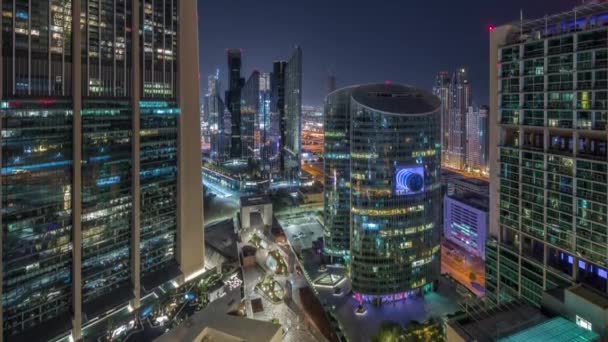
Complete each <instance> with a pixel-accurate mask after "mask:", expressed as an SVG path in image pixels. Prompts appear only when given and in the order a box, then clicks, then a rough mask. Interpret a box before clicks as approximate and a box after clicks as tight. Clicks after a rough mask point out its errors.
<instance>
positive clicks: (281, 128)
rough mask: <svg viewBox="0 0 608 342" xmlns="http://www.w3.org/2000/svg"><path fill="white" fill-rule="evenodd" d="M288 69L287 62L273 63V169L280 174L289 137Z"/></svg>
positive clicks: (271, 107)
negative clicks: (286, 126) (286, 74)
mask: <svg viewBox="0 0 608 342" xmlns="http://www.w3.org/2000/svg"><path fill="white" fill-rule="evenodd" d="M286 69H287V62H285V61H276V62H274V63H273V65H272V74H271V75H270V81H271V84H270V87H271V92H272V97H271V103H270V111H271V115H270V116H271V119H270V125H271V127H270V131H271V135H272V137H273V138H274V139H275V141H276V143H277V144H276V145H277V147H276V149H275V148H273V150H276V158H275V162H274V163H273V167H272V168H273V169H275V170H276V171H277V172H278V173H279V174H281V175H282V174H283V173H284V169H283V167H284V166H285V161H284V160H285V155H284V153H283V152H282V151H283V146H284V144H285V141H286V140H287V137H286V136H285V133H286V132H287V129H286V128H285V70H286Z"/></svg>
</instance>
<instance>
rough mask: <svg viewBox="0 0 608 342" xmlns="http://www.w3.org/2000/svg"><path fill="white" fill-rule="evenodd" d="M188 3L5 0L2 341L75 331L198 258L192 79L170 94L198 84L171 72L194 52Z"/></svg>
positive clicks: (190, 267)
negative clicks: (188, 247)
mask: <svg viewBox="0 0 608 342" xmlns="http://www.w3.org/2000/svg"><path fill="white" fill-rule="evenodd" d="M191 13H194V14H191ZM195 13H196V5H195V4H190V3H188V4H186V2H180V1H177V0H165V1H148V0H141V1H126V0H124V1H123V0H100V1H91V2H88V1H87V2H72V1H70V0H51V1H29V0H16V1H12V0H10V1H7V0H3V1H2V28H3V30H2V53H1V58H2V75H1V76H2V77H0V78H1V79H2V89H1V92H0V94H1V108H0V113H1V115H2V125H1V129H2V138H1V139H2V154H1V155H0V160H1V162H2V207H1V208H2V221H1V222H2V243H3V250H2V251H3V264H2V271H3V278H2V319H3V326H2V330H3V336H4V338H5V339H7V340H12V339H26V340H46V339H48V338H52V337H55V336H58V335H60V334H62V333H65V332H66V331H69V330H71V334H72V337H73V338H75V339H78V338H80V336H81V327H82V326H83V325H86V323H87V320H88V319H91V318H93V317H97V316H99V315H100V314H103V313H104V312H106V311H108V310H109V309H112V308H116V307H118V306H121V305H126V304H128V303H130V304H131V305H132V306H133V307H137V306H138V305H139V299H140V297H141V296H142V294H145V293H147V292H148V291H150V290H152V289H153V288H154V287H156V286H158V285H160V284H161V283H164V282H166V281H170V280H172V279H178V280H179V279H180V278H179V277H180V275H181V279H182V280H183V279H184V278H185V277H188V276H189V275H190V274H191V273H193V272H196V271H198V270H200V269H201V268H202V264H203V257H202V255H203V254H202V250H203V240H202V222H201V221H202V214H201V210H202V205H201V198H200V197H201V195H200V193H201V192H200V187H201V185H200V151H198V152H197V150H198V147H199V137H200V131H199V132H196V131H197V130H200V125H199V123H198V121H199V115H198V108H199V106H198V86H197V87H196V89H195V91H191V90H190V89H188V90H186V91H180V90H178V89H184V87H183V85H182V83H184V82H189V81H192V83H193V84H194V83H196V84H198V83H197V78H196V75H195V76H194V77H191V75H189V76H184V73H180V72H179V70H180V63H185V62H187V61H196V60H197V58H198V57H197V52H192V51H188V50H187V49H186V48H182V47H181V46H180V44H179V43H180V42H187V43H186V44H189V43H193V42H195V41H196V39H197V38H196V33H191V32H188V31H187V30H194V31H196V29H195V27H196V26H195V25H196V17H195ZM180 19H181V22H180V27H178V21H179V20H180ZM75 25H76V26H78V27H79V29H77V30H73V28H74V27H75ZM188 27H190V28H189V29H188ZM192 28H194V29H192ZM185 32H187V33H185ZM183 51H186V53H183ZM194 64H196V63H194ZM189 67H190V66H189ZM190 73H191V71H190ZM178 75H181V76H180V77H181V79H180V77H178ZM189 87H193V86H192V85H189ZM193 92H196V95H193ZM193 96H195V97H193ZM178 146H182V147H180V148H178ZM188 146H194V147H188ZM192 156H194V158H192ZM196 156H198V160H199V162H198V163H196V161H195V159H196ZM186 157H187V158H189V159H188V160H190V159H192V160H190V161H187V160H186ZM192 165H194V166H192ZM189 168H194V169H195V172H194V173H193V171H192V170H191V169H189ZM180 173H181V174H182V175H181V176H180ZM193 174H194V176H193ZM197 174H198V180H199V181H197V180H196V175H197ZM180 177H188V184H189V187H185V186H184V185H183V184H182V183H183V182H185V180H183V179H181V178H180ZM191 182H194V183H195V184H191ZM180 184H181V185H180ZM190 184H191V185H190ZM197 190H198V191H197ZM180 201H181V203H186V202H184V201H188V203H189V204H191V206H183V205H182V206H180V205H179V202H180ZM190 201H191V202H190ZM186 214H188V215H187V218H186ZM197 225H198V226H199V227H200V228H196V226H197ZM186 227H187V228H186ZM184 239H187V240H188V241H189V242H188V243H184V242H183V240H184ZM191 244H194V245H196V246H198V250H196V251H190V250H189V251H188V253H189V255H188V256H184V255H183V254H184V248H185V246H186V245H191Z"/></svg>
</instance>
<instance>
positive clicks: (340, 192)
mask: <svg viewBox="0 0 608 342" xmlns="http://www.w3.org/2000/svg"><path fill="white" fill-rule="evenodd" d="M355 88H356V87H348V88H342V89H339V90H336V91H334V92H332V93H330V94H329V95H327V99H326V101H325V122H324V126H323V127H324V130H325V131H324V132H325V134H324V135H325V146H324V151H325V152H324V160H325V163H324V174H325V177H324V186H325V187H324V189H325V192H324V218H325V233H324V236H325V238H324V253H325V254H326V255H328V256H331V257H334V258H344V259H348V258H347V257H348V255H349V254H350V251H349V249H350V188H349V182H350V97H351V94H352V90H353V89H355Z"/></svg>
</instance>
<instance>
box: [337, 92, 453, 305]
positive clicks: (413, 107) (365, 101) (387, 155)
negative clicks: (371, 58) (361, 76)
mask: <svg viewBox="0 0 608 342" xmlns="http://www.w3.org/2000/svg"><path fill="white" fill-rule="evenodd" d="M440 106H441V103H440V101H439V99H438V98H436V97H435V96H433V94H431V93H430V92H426V91H423V90H419V89H416V88H413V87H409V86H402V85H396V84H371V85H362V86H354V87H350V88H343V89H340V90H337V91H335V92H333V93H332V94H330V95H329V97H328V100H327V106H326V116H327V117H328V118H334V119H335V120H334V121H336V122H339V124H337V125H336V126H335V127H334V126H331V125H330V126H329V127H327V128H326V129H327V132H328V133H329V134H327V133H326V139H327V140H326V142H325V144H326V147H327V149H326V150H325V159H326V162H328V163H329V164H330V169H329V170H326V173H325V184H326V189H328V190H329V194H326V196H325V212H326V213H328V212H329V213H330V215H329V216H328V219H329V220H330V221H329V222H330V225H329V226H328V229H331V231H327V232H326V234H325V235H326V239H325V249H326V252H328V254H330V255H343V254H345V253H344V249H345V248H347V246H349V248H350V265H351V278H352V286H353V291H354V292H356V293H357V294H359V295H361V296H360V297H359V298H360V299H361V300H366V299H371V298H376V297H379V296H386V295H392V297H391V298H399V299H400V298H403V297H404V296H405V295H406V294H407V293H410V292H411V291H419V290H422V289H428V288H430V287H431V286H432V284H433V283H434V281H435V280H436V279H437V278H438V276H439V250H440V243H439V236H440V227H439V222H440V219H441V201H442V199H441V191H442V190H441V182H440V177H441V169H440V167H441V165H440V163H441V160H440V154H441V143H440V116H439V113H440ZM328 120H330V119H328ZM346 126H347V127H348V129H347V130H346V131H343V130H342V129H344V128H346ZM341 134H345V135H341ZM346 134H348V135H346ZM349 186H350V193H349V191H348V190H347V189H346V188H347V187H349ZM345 196H348V199H346V200H345V199H344V198H345ZM349 215H350V218H348V216H349ZM342 216H344V217H342ZM345 224H346V225H349V227H348V228H346V227H345V226H344V225H345ZM347 229H349V230H347ZM349 233H350V242H349V241H348V236H349V235H348V234H349Z"/></svg>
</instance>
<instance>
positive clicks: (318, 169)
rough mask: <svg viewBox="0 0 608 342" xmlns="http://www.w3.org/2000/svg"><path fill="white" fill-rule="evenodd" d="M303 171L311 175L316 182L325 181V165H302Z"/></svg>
mask: <svg viewBox="0 0 608 342" xmlns="http://www.w3.org/2000/svg"><path fill="white" fill-rule="evenodd" d="M302 171H304V172H306V173H308V174H310V175H311V176H312V177H313V178H314V179H315V180H316V181H323V163H302Z"/></svg>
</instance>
